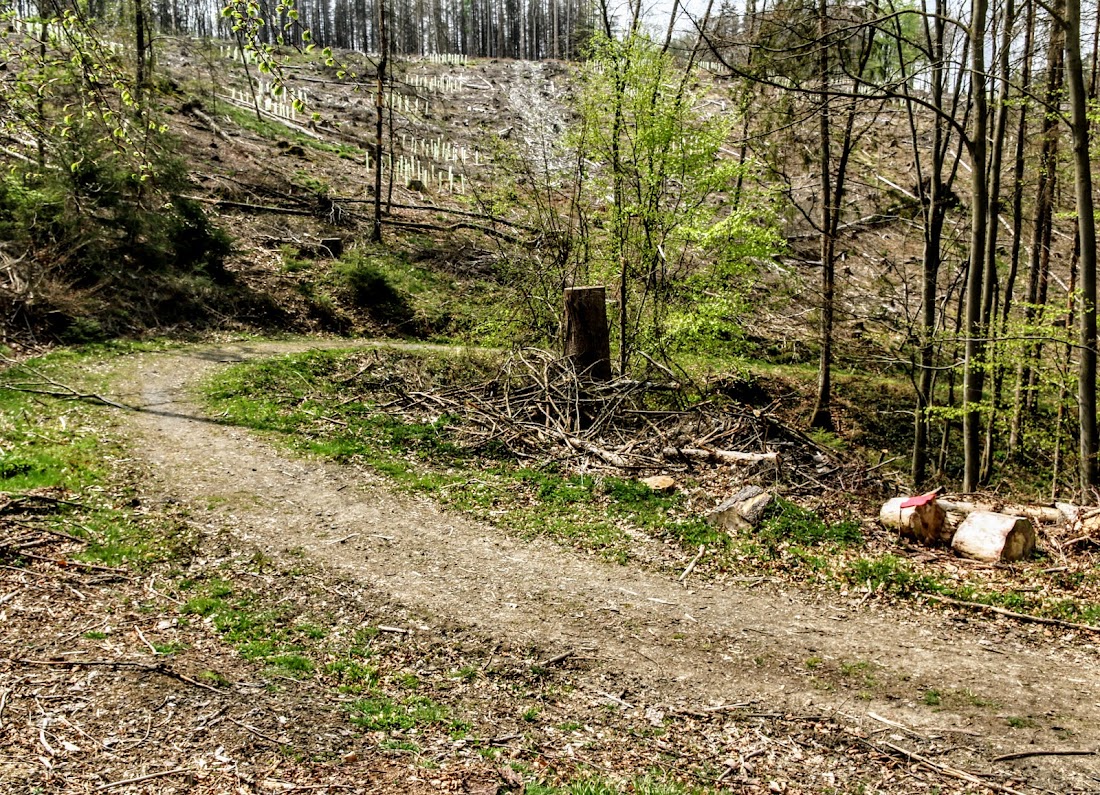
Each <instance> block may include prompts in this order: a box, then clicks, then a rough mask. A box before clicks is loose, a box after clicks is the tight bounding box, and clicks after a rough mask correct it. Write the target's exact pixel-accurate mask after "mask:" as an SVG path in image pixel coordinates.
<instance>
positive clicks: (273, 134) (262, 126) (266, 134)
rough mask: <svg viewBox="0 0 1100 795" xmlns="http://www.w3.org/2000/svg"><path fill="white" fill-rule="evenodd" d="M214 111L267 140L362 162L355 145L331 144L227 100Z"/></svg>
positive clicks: (363, 153)
mask: <svg viewBox="0 0 1100 795" xmlns="http://www.w3.org/2000/svg"><path fill="white" fill-rule="evenodd" d="M216 111H217V112H218V113H220V114H222V115H225V116H228V117H229V118H230V119H232V120H233V123H234V124H236V125H237V126H238V127H241V128H242V129H245V130H249V131H251V132H254V133H256V135H259V136H260V137H261V138H266V139H267V140H269V141H289V142H291V143H294V144H297V145H298V146H301V147H305V148H308V149H314V150H316V151H318V152H327V153H329V154H334V155H337V156H338V157H344V158H347V159H350V160H356V161H358V162H362V161H363V157H364V155H365V152H364V150H362V149H360V148H359V147H357V146H351V145H348V144H331V143H328V142H327V141H320V140H318V139H316V138H311V137H310V136H308V135H304V134H303V133H300V132H297V131H295V130H292V129H291V128H290V127H287V126H286V125H285V124H282V123H280V122H277V121H275V120H274V119H271V118H269V117H267V116H262V117H261V118H259V119H257V118H256V113H255V111H251V110H245V109H244V108H241V107H239V106H237V105H233V104H230V103H228V102H218V103H217V107H216Z"/></svg>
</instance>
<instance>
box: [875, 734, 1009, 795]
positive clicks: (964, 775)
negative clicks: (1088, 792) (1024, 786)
mask: <svg viewBox="0 0 1100 795" xmlns="http://www.w3.org/2000/svg"><path fill="white" fill-rule="evenodd" d="M861 742H863V744H864V745H867V746H869V747H870V748H874V749H875V750H877V751H880V752H882V751H884V750H885V749H889V751H890V752H892V753H893V754H894V755H900V756H902V757H904V758H905V759H908V760H909V761H911V762H917V763H918V764H921V765H923V766H924V767H927V768H928V769H930V770H935V771H937V772H939V773H942V774H944V775H945V776H950V777H951V778H957V779H961V780H962V781H967V782H970V783H971V784H977V785H978V786H980V787H985V788H987V789H991V790H993V791H994V792H1004V793H1006V795H1024V793H1022V792H1020V791H1019V790H1017V789H1012V788H1011V787H1006V786H1004V785H1003V784H997V783H996V782H993V781H989V780H988V779H984V778H979V777H978V776H976V775H974V774H973V773H970V772H968V771H966V770H960V769H959V768H957V767H951V766H950V765H944V764H941V763H939V762H934V761H932V760H931V759H929V758H928V757H926V756H921V755H920V754H918V753H914V752H913V751H910V750H909V749H907V748H902V747H901V746H900V745H895V744H894V743H891V742H887V741H885V740H883V741H882V742H881V743H873V742H871V741H870V740H864V739H862V738H861Z"/></svg>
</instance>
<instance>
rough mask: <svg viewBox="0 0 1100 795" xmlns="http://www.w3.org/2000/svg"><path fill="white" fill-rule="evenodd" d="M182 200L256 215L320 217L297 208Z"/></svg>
mask: <svg viewBox="0 0 1100 795" xmlns="http://www.w3.org/2000/svg"><path fill="white" fill-rule="evenodd" d="M180 198H182V199H187V200H188V201H195V202H202V203H204V204H212V205H214V206H215V207H232V208H233V209H235V210H249V211H251V212H255V213H277V214H279V215H302V216H306V217H314V216H317V215H318V213H317V212H316V211H314V210H299V209H298V208H296V207H275V206H272V205H267V204H249V203H247V202H235V201H229V200H228V199H213V198H208V197H206V196H181V197H180Z"/></svg>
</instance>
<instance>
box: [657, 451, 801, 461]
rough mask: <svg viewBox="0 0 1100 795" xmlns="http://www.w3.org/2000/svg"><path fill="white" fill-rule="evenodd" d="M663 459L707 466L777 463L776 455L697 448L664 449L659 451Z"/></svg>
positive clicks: (777, 456)
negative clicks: (678, 459)
mask: <svg viewBox="0 0 1100 795" xmlns="http://www.w3.org/2000/svg"><path fill="white" fill-rule="evenodd" d="M661 453H662V454H663V455H664V457H665V458H691V459H693V460H696V461H705V462H707V463H708V464H759V463H761V462H767V463H778V462H779V454H778V453H741V452H738V451H736V450H704V449H702V448H699V447H666V448H665V449H664V450H662V451H661Z"/></svg>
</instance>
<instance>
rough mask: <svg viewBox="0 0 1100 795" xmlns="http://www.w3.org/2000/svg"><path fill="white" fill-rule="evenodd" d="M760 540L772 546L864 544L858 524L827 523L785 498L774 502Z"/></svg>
mask: <svg viewBox="0 0 1100 795" xmlns="http://www.w3.org/2000/svg"><path fill="white" fill-rule="evenodd" d="M757 537H758V538H759V539H761V540H762V541H765V542H768V543H770V544H777V543H781V542H788V543H792V544H802V545H806V546H816V545H820V544H839V545H846V546H858V545H860V544H862V543H863V531H862V530H861V529H860V527H859V523H858V522H854V521H844V522H825V521H824V520H822V519H821V517H819V516H818V515H817V514H815V513H813V512H812V511H807V510H806V509H805V508H801V507H799V506H798V505H795V504H794V503H793V502H791V501H789V500H786V499H784V498H782V497H777V498H776V499H775V500H773V501H772V503H771V504H770V505H769V506H768V507H767V509H766V510H765V513H764V519H763V521H762V522H761V523H760V527H759V528H758V530H757Z"/></svg>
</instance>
